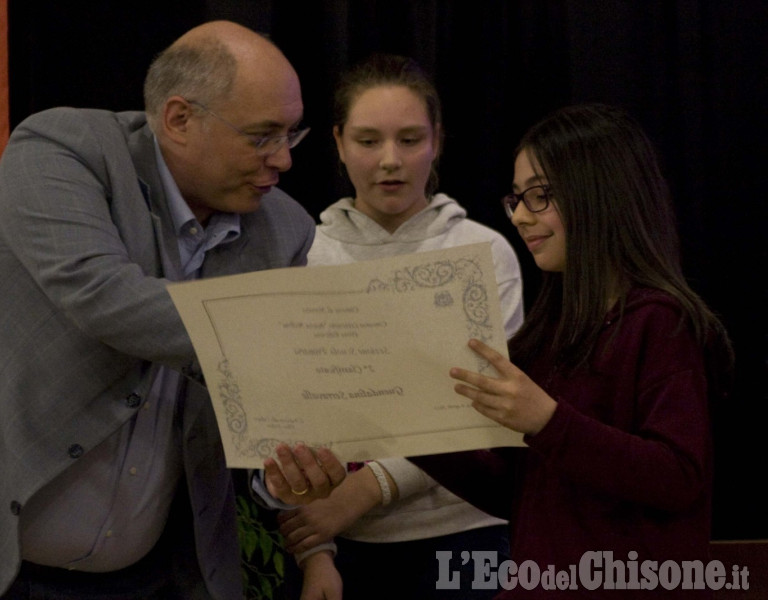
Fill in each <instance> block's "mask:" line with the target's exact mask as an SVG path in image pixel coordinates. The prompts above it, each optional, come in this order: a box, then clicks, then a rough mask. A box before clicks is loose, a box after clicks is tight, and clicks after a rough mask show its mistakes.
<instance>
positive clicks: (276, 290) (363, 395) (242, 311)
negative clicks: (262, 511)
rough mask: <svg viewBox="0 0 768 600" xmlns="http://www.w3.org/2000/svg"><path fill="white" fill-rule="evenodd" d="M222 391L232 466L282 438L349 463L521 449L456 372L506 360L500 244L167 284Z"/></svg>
mask: <svg viewBox="0 0 768 600" xmlns="http://www.w3.org/2000/svg"><path fill="white" fill-rule="evenodd" d="M168 289H169V292H170V294H171V297H172V298H173V301H174V303H175V304H176V306H177V308H178V310H179V313H180V314H181V317H182V319H183V321H184V324H185V326H186V328H187V330H188V331H189V335H190V337H191V338H192V343H193V344H194V346H195V350H196V352H197V356H198V359H199V360H200V364H201V366H202V369H203V374H204V376H205V379H206V382H207V385H208V389H209V391H210V393H211V397H212V400H213V404H214V408H215V411H216V417H217V420H218V423H219V428H220V430H221V437H222V442H223V444H224V450H225V454H226V458H227V464H228V465H229V466H230V467H237V468H258V467H261V466H262V465H263V460H264V459H265V458H266V457H268V456H270V455H271V454H272V452H273V449H274V447H275V446H276V445H277V444H278V443H279V442H287V443H290V444H293V443H296V442H304V443H306V444H308V445H310V446H327V447H329V448H330V449H331V450H332V451H333V452H334V453H335V454H336V455H337V456H338V457H339V459H340V460H342V461H347V462H349V461H362V460H367V459H375V458H384V457H388V456H415V455H419V454H434V453H440V452H452V451H458V450H469V449H476V448H487V447H492V446H519V445H523V442H522V435H520V434H517V433H515V432H512V431H511V430H509V429H507V428H504V427H502V426H500V425H498V424H496V423H495V422H494V421H491V420H490V419H488V418H486V417H484V416H482V415H481V414H479V413H478V412H477V411H475V410H474V409H473V408H472V407H471V403H470V402H469V401H468V400H467V399H466V398H464V397H463V396H460V395H458V394H456V392H454V390H453V386H454V383H455V381H454V380H453V379H451V378H450V376H449V375H448V371H449V369H450V368H451V367H452V366H461V367H465V368H469V369H472V370H474V371H480V372H489V373H491V374H492V373H493V372H494V371H493V367H491V366H490V364H488V363H487V362H486V361H484V360H482V359H480V358H479V357H478V356H476V355H475V354H474V353H473V352H472V351H471V350H469V348H468V347H467V341H468V340H469V339H470V338H473V337H474V338H478V339H481V340H483V341H484V342H486V343H487V344H488V345H490V346H492V347H494V348H495V349H496V350H498V351H499V352H501V353H503V354H504V355H505V356H506V355H507V350H506V339H505V334H504V327H503V323H502V318H501V310H500V307H499V299H498V293H497V284H496V278H495V275H494V268H493V262H492V257H491V251H490V244H487V243H485V244H473V245H468V246H461V247H457V248H451V249H447V250H440V251H434V252H424V253H419V254H408V255H402V256H397V257H390V258H384V259H378V260H372V261H365V262H357V263H353V264H349V265H340V266H317V267H305V268H301V267H294V268H287V269H274V270H268V271H259V272H254V273H246V274H242V275H234V276H227V277H220V278H215V279H204V280H199V281H193V282H185V283H176V284H172V285H170V286H169V288H168Z"/></svg>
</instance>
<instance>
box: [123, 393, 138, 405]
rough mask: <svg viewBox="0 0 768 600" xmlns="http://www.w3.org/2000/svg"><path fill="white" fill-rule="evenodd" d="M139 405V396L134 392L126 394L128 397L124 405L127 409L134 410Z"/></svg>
mask: <svg viewBox="0 0 768 600" xmlns="http://www.w3.org/2000/svg"><path fill="white" fill-rule="evenodd" d="M139 404H141V396H139V395H138V394H137V393H136V392H131V393H130V394H128V396H127V397H126V399H125V405H126V406H127V407H128V408H136V407H138V406H139Z"/></svg>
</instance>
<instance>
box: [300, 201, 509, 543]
mask: <svg viewBox="0 0 768 600" xmlns="http://www.w3.org/2000/svg"><path fill="white" fill-rule="evenodd" d="M320 222H321V223H320V225H318V227H317V233H316V235H315V241H314V244H313V245H312V248H311V249H310V251H309V256H308V264H309V266H313V265H339V264H347V263H352V262H358V261H362V260H370V259H375V258H383V257H388V256H396V255H400V254H408V253H414V252H425V251H428V250H439V249H443V248H451V247H454V246H463V245H466V244H475V243H481V242H490V243H491V252H492V254H493V263H494V266H495V271H496V281H497V283H498V286H499V299H500V302H501V308H502V316H503V318H504V328H505V331H506V334H507V338H509V337H511V336H512V334H513V333H514V332H515V331H516V330H517V329H518V328H519V327H520V325H521V324H522V322H523V294H522V291H523V289H522V280H521V276H520V265H519V263H518V260H517V255H516V254H515V251H514V250H513V248H512V246H511V245H510V243H509V241H508V240H507V239H506V238H505V237H504V236H503V235H501V234H500V233H499V232H497V231H495V230H493V229H491V228H490V227H486V226H485V225H481V224H480V223H477V222H476V221H472V220H471V219H467V211H466V210H464V208H462V207H461V206H460V205H459V204H458V203H457V202H456V201H455V200H453V199H452V198H449V197H448V196H446V195H445V194H436V195H435V196H433V197H432V200H431V201H430V203H429V205H428V206H427V207H426V208H424V210H422V211H421V212H419V213H418V214H416V215H414V216H413V217H411V218H410V219H409V220H408V221H406V222H405V223H403V224H402V225H401V226H400V227H399V228H398V229H397V230H396V231H395V232H394V233H389V232H388V231H387V230H386V229H384V228H383V227H381V226H380V225H379V224H378V223H376V222H375V221H373V220H372V219H371V218H370V217H368V216H366V215H365V214H363V213H361V212H360V211H359V210H357V209H356V208H355V207H354V203H353V200H352V198H343V199H341V200H339V201H338V202H336V203H334V204H332V205H331V206H329V207H328V208H327V209H326V210H324V211H323V212H322V213H321V214H320ZM376 462H378V463H379V464H381V465H382V466H383V467H384V468H385V469H386V470H387V471H388V472H389V474H390V475H391V476H392V478H393V479H394V481H395V483H396V484H397V487H398V494H399V498H398V500H396V501H394V502H392V503H391V504H389V505H388V506H386V507H383V506H379V507H377V508H375V509H373V510H371V511H369V512H368V513H367V514H366V515H364V516H363V517H361V518H360V519H359V520H358V521H357V522H356V523H355V524H354V525H353V526H352V527H351V528H350V529H349V530H347V531H345V532H344V533H342V534H341V536H342V537H345V538H348V539H352V540H357V541H361V542H400V541H408V540H416V539H423V538H430V537H436V536H441V535H447V534H450V533H458V532H460V531H467V530H470V529H476V528H478V527H486V526H490V525H499V524H504V523H505V522H506V521H503V520H501V519H497V518H496V517H492V516H490V515H488V514H486V513H484V512H482V511H481V510H479V509H477V508H475V507H474V506H472V505H470V504H469V503H467V502H465V501H463V500H461V499H460V498H459V497H458V496H456V495H454V494H452V493H451V492H449V491H448V490H447V489H445V488H444V487H442V486H441V485H439V484H438V483H437V482H436V481H435V480H434V479H432V478H431V477H430V476H429V475H427V474H426V473H425V472H424V471H422V470H421V469H419V468H418V467H416V466H415V465H414V464H413V463H411V462H410V461H408V460H406V459H404V458H383V459H379V460H377V461H376Z"/></svg>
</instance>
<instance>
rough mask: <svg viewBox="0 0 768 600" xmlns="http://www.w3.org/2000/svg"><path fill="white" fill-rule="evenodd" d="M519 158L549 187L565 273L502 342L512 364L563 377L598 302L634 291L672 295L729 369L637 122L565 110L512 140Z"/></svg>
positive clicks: (548, 277) (723, 337) (549, 282)
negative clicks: (540, 366)
mask: <svg viewBox="0 0 768 600" xmlns="http://www.w3.org/2000/svg"><path fill="white" fill-rule="evenodd" d="M522 150H526V151H527V152H528V154H529V156H530V157H531V159H532V161H533V162H534V163H535V164H538V167H537V168H539V169H541V171H542V173H541V175H543V176H544V177H545V178H546V179H547V181H548V182H549V184H550V186H551V188H552V193H553V197H554V202H555V204H556V206H557V209H558V211H559V213H560V217H561V219H562V221H563V226H564V228H565V232H566V259H565V262H566V268H565V271H564V272H562V273H544V275H543V278H542V286H541V289H540V293H539V296H538V297H537V299H536V302H535V303H534V305H533V307H532V308H531V310H530V312H529V314H528V318H527V319H526V322H525V323H524V325H523V327H522V328H521V329H520V331H519V332H518V333H517V334H516V335H515V338H514V343H512V344H510V353H512V354H513V355H514V356H513V362H515V361H516V360H519V362H520V363H521V364H525V362H526V357H530V356H536V355H538V354H541V353H542V352H545V353H547V352H548V353H550V356H551V358H552V359H553V361H555V362H556V363H557V364H559V365H561V366H562V367H565V368H566V369H571V370H572V369H576V368H579V367H581V366H584V365H585V364H586V362H587V360H588V359H589V356H590V354H591V351H592V349H593V347H594V345H595V342H596V340H597V337H598V335H599V332H600V329H601V327H602V323H603V320H604V317H605V313H606V311H607V310H608V308H610V307H609V306H607V304H606V303H607V299H608V298H609V297H612V296H613V297H616V298H617V300H618V302H619V303H620V306H623V304H624V302H625V300H626V293H627V292H628V291H629V289H630V288H631V287H634V286H643V287H649V288H655V289H659V290H663V291H665V292H667V293H668V294H670V295H671V296H673V297H674V298H675V299H676V300H677V301H678V302H679V304H680V306H681V307H682V311H683V314H684V315H685V320H686V321H687V325H689V326H690V327H691V328H692V331H693V332H694V335H695V336H696V339H697V340H698V341H699V342H700V343H701V345H702V347H703V348H708V347H710V346H712V345H713V344H714V345H715V346H717V347H719V351H717V353H718V355H719V356H721V359H722V356H725V358H726V360H727V361H732V352H731V348H730V343H729V342H728V336H727V334H726V333H725V330H724V328H723V326H722V324H721V323H720V321H719V320H718V319H717V318H716V317H715V316H714V315H713V313H712V312H711V311H710V310H709V308H708V307H707V306H706V304H705V303H704V302H703V300H702V299H701V298H700V297H699V296H698V295H697V294H696V293H695V292H694V291H693V290H692V289H691V288H690V286H689V285H688V283H687V282H686V280H685V277H684V276H683V273H682V269H681V266H680V252H679V242H678V236H677V228H676V221H675V215H674V210H673V207H672V202H671V199H670V193H669V189H668V186H667V184H666V182H665V180H664V177H663V176H662V173H661V169H660V166H659V161H658V158H657V154H656V152H655V150H654V147H653V145H652V143H651V142H650V140H649V139H648V137H647V136H646V135H645V133H644V132H643V130H642V128H641V127H640V126H639V125H638V123H637V122H636V121H635V120H634V119H632V118H631V117H630V116H629V115H628V114H627V113H626V112H624V111H623V110H621V109H619V108H616V107H611V106H606V105H602V104H584V105H578V106H571V107H566V108H563V109H560V110H558V111H556V112H554V113H553V114H551V115H550V116H548V117H546V118H545V119H544V120H542V121H540V122H539V123H538V124H536V125H534V126H533V127H532V128H531V129H530V130H529V131H528V132H527V133H526V134H525V136H524V137H523V139H522V140H521V141H520V144H519V146H518V150H517V152H518V153H519V152H520V151H522ZM552 331H554V332H555V334H554V337H552Z"/></svg>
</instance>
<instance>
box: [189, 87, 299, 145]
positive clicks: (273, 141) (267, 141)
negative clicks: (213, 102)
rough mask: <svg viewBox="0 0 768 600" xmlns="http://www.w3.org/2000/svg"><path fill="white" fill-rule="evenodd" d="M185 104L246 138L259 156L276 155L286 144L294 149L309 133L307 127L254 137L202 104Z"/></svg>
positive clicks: (190, 101)
mask: <svg viewBox="0 0 768 600" xmlns="http://www.w3.org/2000/svg"><path fill="white" fill-rule="evenodd" d="M187 102H189V103H190V104H194V105H195V106H198V107H200V108H202V109H203V110H204V111H205V112H207V113H208V114H209V115H211V116H212V117H216V118H217V119H218V120H219V121H221V122H222V123H224V125H226V126H227V127H229V128H230V129H232V130H233V131H235V132H236V133H239V134H240V135H243V136H245V137H247V138H248V141H249V142H250V143H251V146H253V147H254V149H255V150H256V153H257V154H258V155H259V156H271V155H273V154H276V153H277V152H279V151H280V149H281V148H282V147H283V146H285V145H286V144H288V148H295V147H296V146H298V145H299V142H300V141H301V140H303V139H304V137H305V136H306V135H307V134H308V133H309V127H307V128H305V129H297V130H295V131H289V132H288V133H287V134H286V135H267V136H262V135H254V134H252V133H246V132H245V131H243V130H242V129H240V128H239V127H237V126H235V125H233V124H232V123H230V122H229V121H227V120H226V119H225V118H224V117H220V116H219V115H217V114H216V113H215V112H213V111H212V110H211V109H210V108H208V107H207V106H206V105H205V104H203V103H202V102H197V101H195V100H187Z"/></svg>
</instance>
